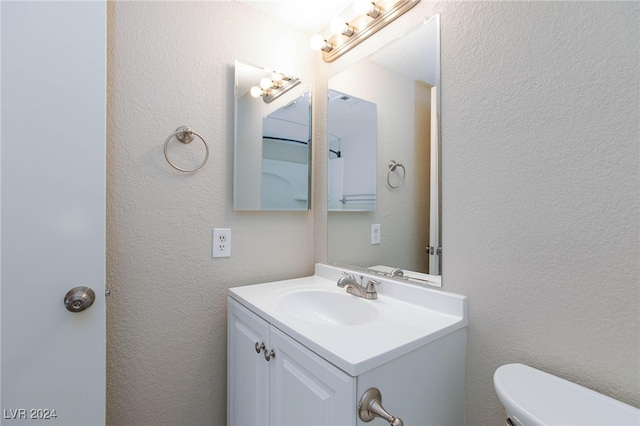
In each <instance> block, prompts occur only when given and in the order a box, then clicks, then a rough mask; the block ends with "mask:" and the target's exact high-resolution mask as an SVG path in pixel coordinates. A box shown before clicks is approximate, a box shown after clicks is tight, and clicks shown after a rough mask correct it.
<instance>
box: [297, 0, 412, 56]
mask: <svg viewBox="0 0 640 426" xmlns="http://www.w3.org/2000/svg"><path fill="white" fill-rule="evenodd" d="M419 2H420V0H375V1H372V0H357V1H356V3H355V5H354V9H355V11H356V13H357V14H358V15H357V16H356V17H355V18H353V19H352V20H351V21H349V22H344V19H342V18H333V20H332V21H331V24H330V26H329V28H330V30H331V32H332V33H333V35H332V36H331V37H330V38H329V39H325V38H324V37H323V36H321V35H320V34H316V35H314V36H313V37H311V40H310V42H309V44H310V45H311V48H312V49H314V50H320V51H322V59H323V60H324V61H325V62H332V61H335V60H336V59H338V58H339V57H340V56H342V55H344V54H345V53H347V52H348V51H349V50H351V49H353V48H354V47H356V46H357V45H358V44H360V43H362V42H363V41H364V40H366V39H367V38H369V37H371V36H372V35H373V34H375V33H376V32H378V31H379V30H381V29H382V28H384V27H386V26H387V25H388V24H390V23H391V22H393V21H394V20H396V19H397V18H398V17H400V16H402V15H403V14H404V13H405V12H407V11H408V10H409V9H411V8H412V7H414V6H415V5H417V4H418V3H419Z"/></svg>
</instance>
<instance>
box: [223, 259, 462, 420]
mask: <svg viewBox="0 0 640 426" xmlns="http://www.w3.org/2000/svg"><path fill="white" fill-rule="evenodd" d="M343 271H344V270H343V269H341V268H337V267H334V266H329V265H322V264H317V265H316V274H315V275H314V276H311V277H303V278H296V279H292V280H285V281H278V282H271V283H264V284H256V285H251V286H243V287H235V288H231V289H229V298H228V308H229V310H228V319H229V322H228V378H227V380H228V385H227V389H228V404H227V408H228V418H227V422H228V424H229V425H242V426H250V425H251V426H253V425H273V426H284V425H295V426H302V425H318V426H369V425H371V426H383V425H389V422H390V420H393V419H390V420H384V419H383V418H379V417H376V418H374V419H373V420H372V421H371V422H370V423H366V422H365V421H364V420H368V419H370V418H371V416H372V414H371V413H370V412H367V407H368V408H371V407H372V406H371V405H367V404H365V412H364V413H362V412H360V410H359V403H360V401H361V398H362V397H363V396H364V395H372V394H377V392H376V391H371V390H372V389H377V391H379V394H380V395H381V397H382V402H381V405H382V406H383V407H384V409H386V410H387V412H388V413H389V414H390V415H392V416H395V417H398V418H399V419H401V420H402V421H403V422H404V425H406V426H418V425H419V426H435V425H463V424H464V422H465V419H464V411H465V410H464V405H465V401H464V389H465V354H466V341H467V340H466V339H467V329H466V326H467V307H466V298H465V297H463V296H459V295H454V294H451V293H446V292H442V291H434V290H431V289H426V288H424V287H419V286H416V285H413V284H410V283H403V282H398V281H391V280H388V279H385V278H380V284H379V285H377V286H376V289H377V293H378V297H377V299H375V300H365V299H363V298H360V297H356V296H353V295H351V294H348V293H347V292H346V291H345V289H343V288H340V287H338V286H337V280H338V279H339V278H340V277H341V276H342V272H343ZM347 272H351V271H347ZM367 278H369V279H371V278H374V277H373V276H369V277H365V279H367ZM376 278H377V277H376ZM370 391H371V392H370ZM376 414H378V415H380V412H378V413H376ZM382 415H385V414H384V413H382ZM385 416H386V415H385ZM363 419H364V420H363Z"/></svg>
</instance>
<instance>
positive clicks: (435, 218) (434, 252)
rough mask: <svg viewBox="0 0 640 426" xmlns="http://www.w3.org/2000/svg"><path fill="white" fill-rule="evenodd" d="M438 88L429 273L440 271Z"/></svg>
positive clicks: (434, 111) (433, 114) (433, 124)
mask: <svg viewBox="0 0 640 426" xmlns="http://www.w3.org/2000/svg"><path fill="white" fill-rule="evenodd" d="M438 111H439V109H438V88H437V87H432V88H431V175H430V181H431V188H430V192H429V193H430V194H431V195H430V206H431V207H430V211H429V218H430V219H429V248H430V249H431V250H430V252H429V274H431V275H441V272H440V253H441V248H440V190H439V188H440V129H439V128H438V123H439V122H440V120H439V119H438Z"/></svg>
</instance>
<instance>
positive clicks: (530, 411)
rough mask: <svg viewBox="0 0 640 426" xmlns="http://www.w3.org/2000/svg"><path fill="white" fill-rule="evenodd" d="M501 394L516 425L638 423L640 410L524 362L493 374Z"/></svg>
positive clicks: (629, 425) (610, 425)
mask: <svg viewBox="0 0 640 426" xmlns="http://www.w3.org/2000/svg"><path fill="white" fill-rule="evenodd" d="M493 384H494V386H495V388H496V393H497V394H498V398H499V399H500V402H502V405H503V406H504V408H505V410H506V411H507V417H508V420H507V424H512V425H514V426H534V425H562V426H585V425H607V426H638V425H640V410H639V409H637V408H635V407H632V406H631V405H627V404H624V403H622V402H620V401H617V400H615V399H613V398H609V397H608V396H605V395H602V394H599V393H598V392H594V391H592V390H590V389H587V388H585V387H582V386H580V385H577V384H575V383H572V382H570V381H568V380H564V379H561V378H559V377H556V376H553V375H551V374H548V373H545V372H543V371H540V370H536V369H535V368H531V367H528V366H526V365H523V364H507V365H503V366H502V367H500V368H498V369H497V370H496V372H495V374H494V376H493Z"/></svg>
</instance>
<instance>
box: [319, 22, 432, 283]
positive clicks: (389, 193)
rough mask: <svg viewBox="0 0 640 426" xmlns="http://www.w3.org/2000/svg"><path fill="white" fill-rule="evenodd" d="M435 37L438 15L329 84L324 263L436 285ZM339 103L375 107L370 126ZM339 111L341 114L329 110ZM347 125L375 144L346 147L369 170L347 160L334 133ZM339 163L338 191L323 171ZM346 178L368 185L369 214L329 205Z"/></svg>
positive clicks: (331, 175) (344, 142)
mask: <svg viewBox="0 0 640 426" xmlns="http://www.w3.org/2000/svg"><path fill="white" fill-rule="evenodd" d="M439 37H440V18H439V16H437V15H436V16H433V17H431V18H430V19H428V20H427V21H426V22H424V23H423V24H421V25H420V26H418V27H416V28H414V29H413V30H411V31H409V32H408V33H407V34H405V35H404V36H402V37H401V38H399V39H396V40H394V41H392V42H391V43H389V44H388V45H387V46H385V47H383V48H381V49H380V50H379V51H377V52H376V53H374V54H373V55H371V56H370V57H368V58H365V59H363V60H362V61H360V62H358V63H356V64H354V65H352V66H350V67H349V68H347V69H345V70H344V71H342V72H340V73H339V74H336V75H335V76H333V77H331V78H330V79H329V85H328V86H329V99H328V103H327V105H328V106H327V108H328V112H327V116H328V137H329V166H328V170H329V177H328V181H329V186H328V192H329V200H330V201H329V207H328V208H329V211H328V238H329V240H328V260H329V262H330V263H333V264H338V265H344V266H349V267H356V268H359V269H361V270H365V269H367V270H370V271H374V272H377V273H380V274H382V275H388V276H395V277H397V278H403V279H408V280H410V281H415V282H419V283H426V284H429V285H435V286H438V287H440V286H441V260H440V259H441V249H440V240H441V238H440V222H441V217H440V216H441V215H440V155H439V151H440V147H439V145H440V135H439V123H440V121H439V118H440V109H439V105H440V102H439V98H438V93H439V87H440V40H439ZM340 97H346V98H347V100H351V101H352V102H356V103H361V104H371V105H373V106H374V107H375V108H374V110H375V114H376V116H375V119H373V120H372V119H371V118H363V117H362V116H361V114H359V113H358V114H351V113H350V112H347V110H346V107H345V105H343V104H340V102H337V101H334V99H336V100H338V101H339V100H340ZM338 106H340V107H341V108H342V109H343V110H342V112H340V113H339V112H334V111H333V110H334V109H335V108H338ZM336 111H337V110H336ZM334 116H340V117H342V118H345V117H349V119H348V121H346V122H345V121H344V120H337V119H335V118H334ZM363 122H366V123H367V124H364V125H362V123H363ZM376 122H377V123H376ZM350 126H351V127H352V128H354V129H355V128H358V129H359V130H358V131H359V132H360V136H361V137H362V138H363V139H367V140H373V141H375V142H376V146H375V147H369V148H366V150H364V149H362V148H360V149H358V150H356V149H355V148H354V149H353V151H354V152H356V154H355V155H357V156H359V157H360V158H359V161H361V162H364V161H365V158H367V157H371V158H372V159H373V161H374V162H375V167H374V170H373V172H372V173H370V172H369V171H368V170H365V169H360V168H359V166H358V165H357V164H356V163H354V164H353V165H351V164H349V163H348V162H347V154H346V153H347V152H348V150H349V149H350V147H348V146H347V145H348V143H349V142H350V140H349V139H348V138H342V134H341V132H343V131H344V128H349V127H350ZM341 138H342V139H341ZM334 151H336V152H334ZM338 153H339V154H340V156H339V155H338ZM342 156H344V160H343V163H344V164H343V166H344V172H343V173H344V185H343V188H340V185H339V184H336V183H335V181H336V176H339V172H340V167H339V166H332V165H331V164H332V162H335V161H337V159H338V158H341V157H342ZM336 170H338V171H336ZM348 173H353V174H356V175H358V177H359V178H361V179H365V178H366V179H367V180H368V185H369V186H368V188H369V189H370V188H373V189H374V193H373V197H371V198H372V199H373V200H374V201H373V205H371V206H369V207H371V208H362V209H357V208H354V209H349V208H346V206H349V205H350V204H351V205H357V204H359V203H358V202H357V201H351V203H349V202H347V203H346V204H343V203H339V202H336V201H335V200H334V201H332V193H333V192H335V193H339V191H340V190H342V189H343V197H342V198H346V200H350V198H349V197H348V195H350V194H348V193H347V185H348V183H347V179H348ZM361 185H364V184H362V183H361ZM361 187H362V188H367V187H366V186H361ZM376 188H377V191H376V190H375V189H376ZM361 192H363V193H364V192H365V190H363V191H361ZM366 195H369V194H366ZM334 198H335V199H338V200H339V199H341V197H340V195H337V196H336V195H334ZM340 204H342V206H341V205H340ZM401 273H402V275H400V274H401Z"/></svg>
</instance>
